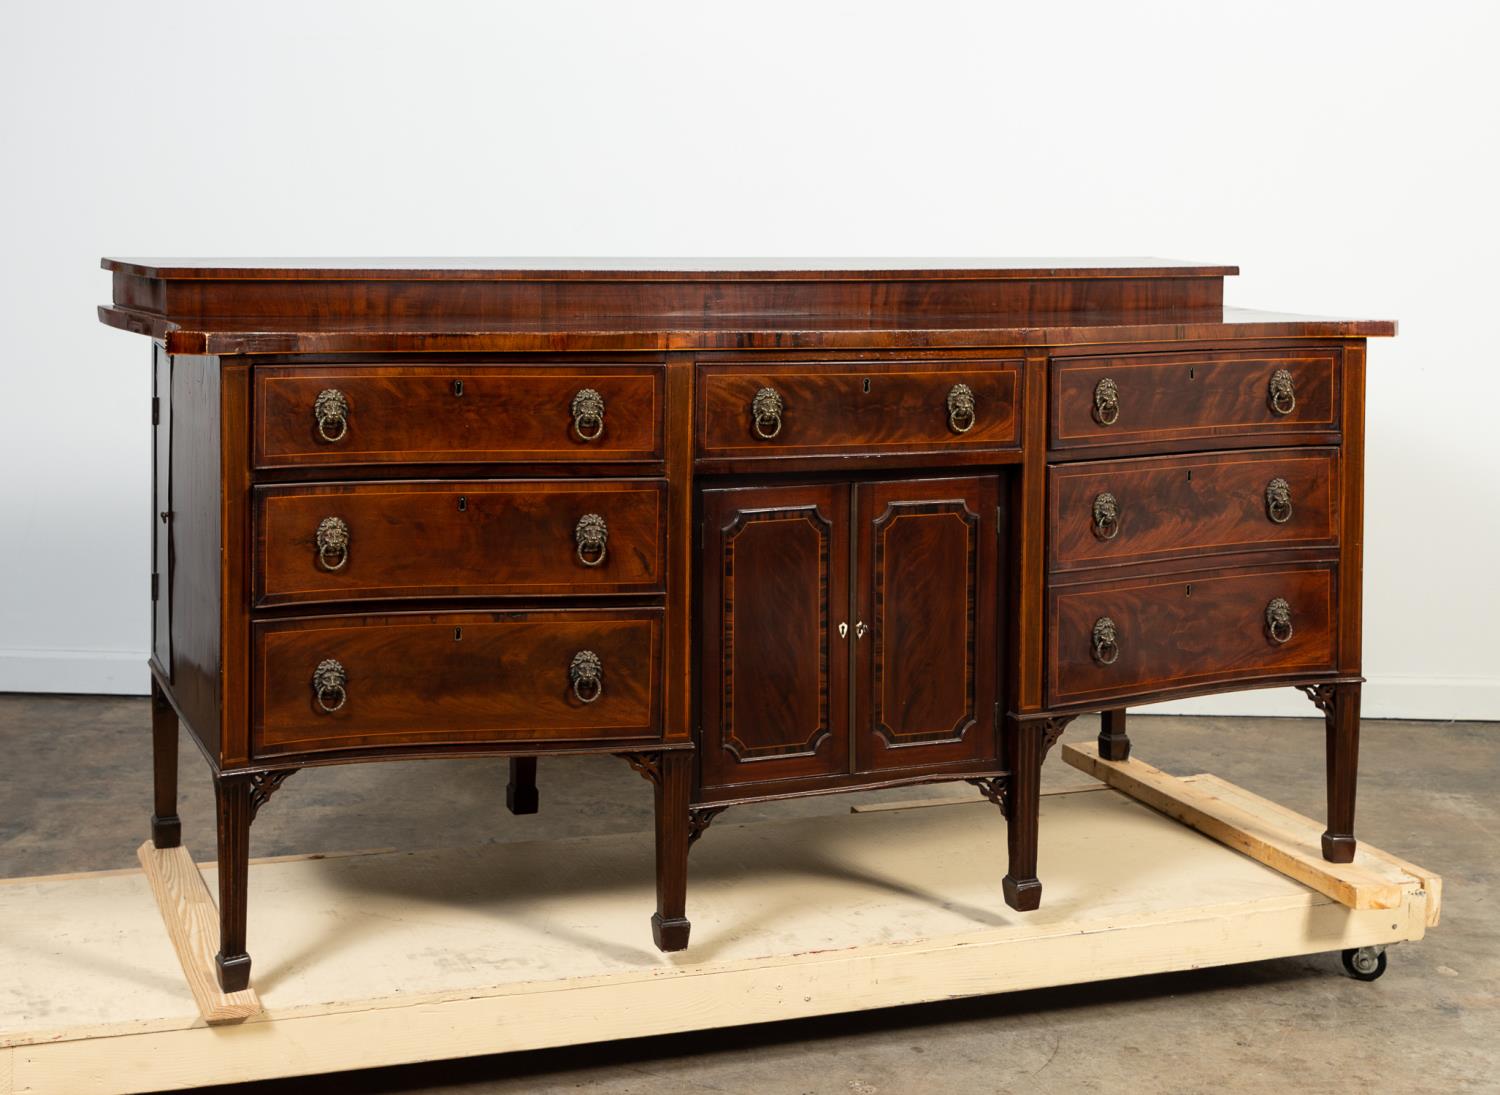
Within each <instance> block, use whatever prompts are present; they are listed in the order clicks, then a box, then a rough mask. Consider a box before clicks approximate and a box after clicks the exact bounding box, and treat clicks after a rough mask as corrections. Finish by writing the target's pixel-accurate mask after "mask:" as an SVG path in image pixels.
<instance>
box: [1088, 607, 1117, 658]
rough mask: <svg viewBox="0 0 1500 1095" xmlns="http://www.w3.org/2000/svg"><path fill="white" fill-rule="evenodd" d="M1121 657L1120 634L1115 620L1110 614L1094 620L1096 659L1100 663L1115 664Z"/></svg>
mask: <svg viewBox="0 0 1500 1095" xmlns="http://www.w3.org/2000/svg"><path fill="white" fill-rule="evenodd" d="M1119 657H1120V642H1119V636H1118V635H1117V634H1116V632H1115V622H1114V621H1113V620H1111V619H1110V618H1109V617H1108V616H1100V617H1099V618H1098V619H1097V620H1095V621H1094V661H1096V662H1098V663H1099V664H1100V665H1114V664H1115V662H1116V661H1117V660H1118V659H1119Z"/></svg>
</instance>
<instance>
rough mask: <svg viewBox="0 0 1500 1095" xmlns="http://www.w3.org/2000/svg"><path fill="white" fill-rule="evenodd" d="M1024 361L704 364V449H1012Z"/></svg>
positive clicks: (727, 453)
mask: <svg viewBox="0 0 1500 1095" xmlns="http://www.w3.org/2000/svg"><path fill="white" fill-rule="evenodd" d="M1020 369H1021V361H1020V359H1018V358H1014V359H1004V360H985V361H976V360H964V361H939V362H933V361H900V362H890V361H880V362H874V361H868V362H803V363H799V364H759V363H735V364H725V365H703V366H700V367H699V370H698V456H699V458H700V459H716V460H747V459H748V460H754V459H758V458H775V457H786V456H837V455H839V454H840V453H843V452H852V451H858V452H861V453H872V454H879V453H897V452H904V453H921V452H960V451H964V450H968V449H1015V448H1018V447H1019V445H1020V429H1019V421H1018V418H1017V413H1016V405H1017V399H1018V393H1019V386H1020ZM762 393H766V394H762Z"/></svg>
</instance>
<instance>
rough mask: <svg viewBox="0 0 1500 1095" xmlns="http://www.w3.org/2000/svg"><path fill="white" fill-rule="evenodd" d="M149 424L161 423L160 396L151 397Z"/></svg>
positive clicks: (156, 424)
mask: <svg viewBox="0 0 1500 1095" xmlns="http://www.w3.org/2000/svg"><path fill="white" fill-rule="evenodd" d="M151 425H153V426H160V425H161V396H159V395H153V396H152V397H151Z"/></svg>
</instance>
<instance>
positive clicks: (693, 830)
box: [688, 806, 729, 848]
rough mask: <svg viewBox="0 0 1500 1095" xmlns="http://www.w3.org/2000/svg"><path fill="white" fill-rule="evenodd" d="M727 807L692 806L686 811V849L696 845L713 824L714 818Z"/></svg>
mask: <svg viewBox="0 0 1500 1095" xmlns="http://www.w3.org/2000/svg"><path fill="white" fill-rule="evenodd" d="M727 809H729V807H728V806H694V807H693V808H692V809H691V810H689V811H688V847H689V848H691V847H692V846H693V845H694V844H696V843H698V838H699V837H700V836H702V835H703V834H704V832H706V831H707V829H708V827H709V826H710V825H712V824H713V820H714V818H716V817H718V816H719V815H720V814H722V813H723V812H724V811H725V810H727Z"/></svg>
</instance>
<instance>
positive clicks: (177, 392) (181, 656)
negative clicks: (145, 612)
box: [157, 354, 223, 757]
mask: <svg viewBox="0 0 1500 1095" xmlns="http://www.w3.org/2000/svg"><path fill="white" fill-rule="evenodd" d="M167 374H168V375H169V376H170V393H169V394H170V408H169V409H167V410H163V411H162V417H163V419H168V416H170V418H169V419H168V420H169V421H170V431H171V439H170V442H169V449H170V456H169V458H168V463H167V475H168V477H169V478H168V483H167V486H166V490H165V491H164V492H161V493H162V496H163V497H166V498H168V499H170V508H169V509H166V510H164V511H161V512H158V514H157V521H158V522H160V523H162V524H165V525H166V527H167V560H168V565H167V569H166V570H165V571H163V572H162V576H161V579H160V580H161V583H162V585H163V586H164V588H163V589H162V590H160V594H161V596H164V597H166V599H167V615H168V618H169V620H170V628H171V637H170V640H169V645H168V647H167V652H169V654H170V665H166V666H163V668H164V669H167V670H168V671H169V673H170V692H171V696H172V698H173V700H174V701H175V704H176V706H177V710H178V711H179V712H180V714H181V715H182V718H183V720H184V721H185V722H186V723H187V725H188V728H189V729H190V730H191V731H192V733H193V734H194V735H195V736H196V737H197V738H198V740H199V741H200V742H201V743H202V744H203V747H204V750H205V751H206V752H207V753H208V754H209V755H210V756H211V757H218V756H219V754H220V710H221V706H220V698H221V697H220V688H219V684H220V682H219V673H220V668H221V665H222V664H223V663H222V661H221V651H220V647H219V640H220V630H219V629H220V621H221V611H220V605H221V591H222V585H221V574H220V555H221V544H222V543H223V540H222V532H223V529H222V513H221V511H220V490H219V465H220V453H221V445H220V441H221V436H220V415H219V407H220V403H219V400H220V376H219V359H218V358H216V357H209V356H196V355H187V354H177V355H174V356H173V357H172V359H171V361H170V364H169V367H168V369H167ZM163 513H165V517H164V516H163ZM158 649H160V646H158Z"/></svg>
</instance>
